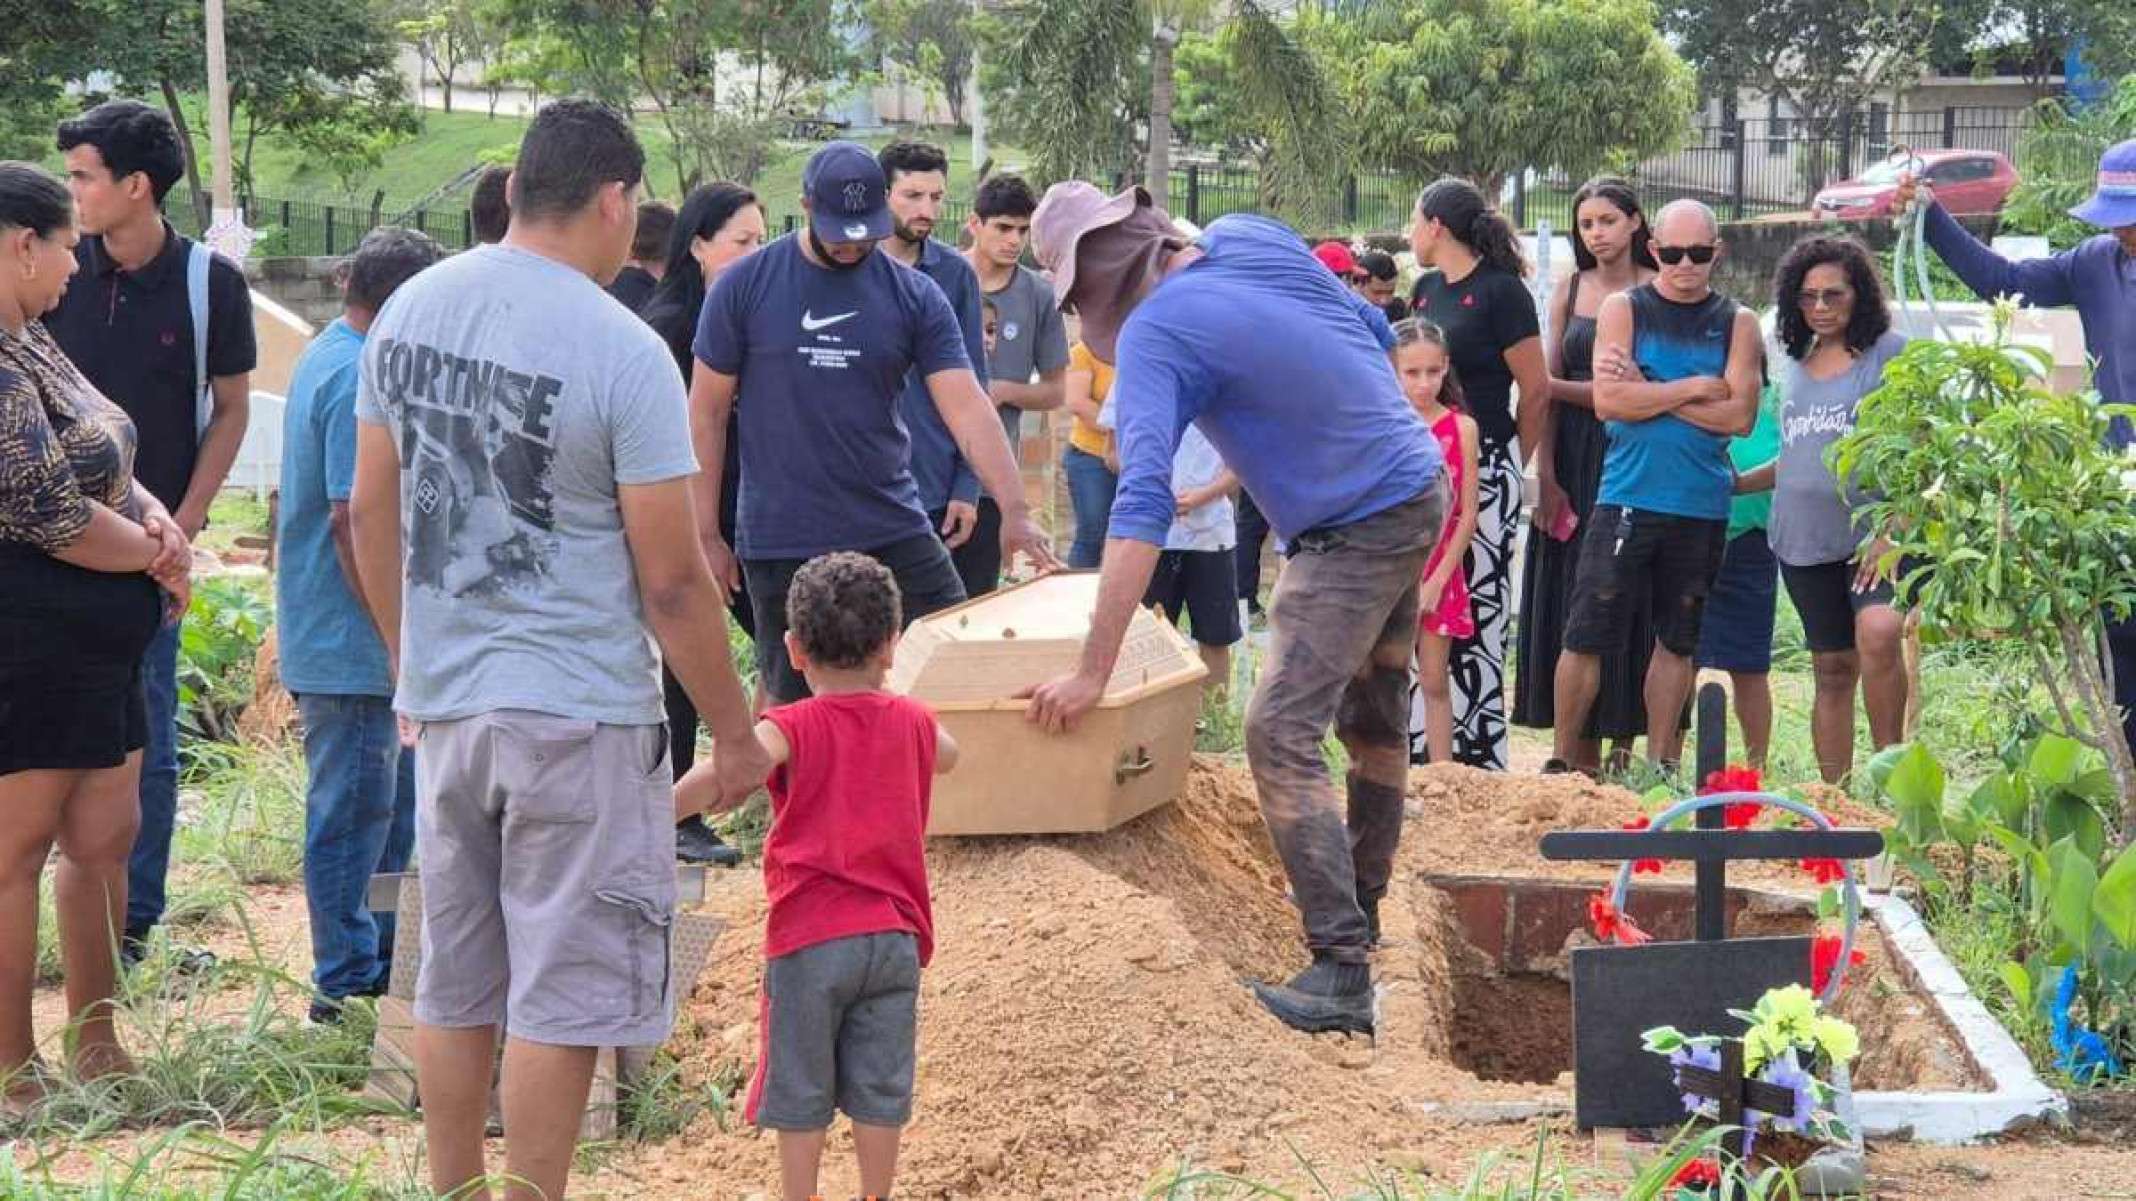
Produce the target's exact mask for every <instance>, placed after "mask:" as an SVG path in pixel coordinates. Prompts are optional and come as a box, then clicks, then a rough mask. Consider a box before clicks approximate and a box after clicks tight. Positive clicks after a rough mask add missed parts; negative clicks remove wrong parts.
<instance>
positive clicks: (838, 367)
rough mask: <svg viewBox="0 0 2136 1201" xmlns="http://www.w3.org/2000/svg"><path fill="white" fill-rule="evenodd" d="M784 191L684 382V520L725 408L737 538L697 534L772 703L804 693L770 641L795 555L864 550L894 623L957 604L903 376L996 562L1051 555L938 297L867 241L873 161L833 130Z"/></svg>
mask: <svg viewBox="0 0 2136 1201" xmlns="http://www.w3.org/2000/svg"><path fill="white" fill-rule="evenodd" d="M801 187H802V197H801V207H802V208H803V209H804V210H805V211H806V212H807V214H808V223H807V225H806V226H805V227H804V228H803V229H802V230H801V231H800V232H798V233H796V234H792V235H789V236H787V237H784V238H781V239H779V240H778V241H776V242H773V243H772V244H771V245H769V246H766V247H765V248H764V249H762V250H760V251H758V252H757V253H755V254H753V255H750V256H749V257H748V258H746V259H744V260H742V261H741V262H740V263H737V264H736V265H735V266H733V267H732V268H730V269H728V271H727V273H726V274H725V275H722V276H721V277H720V280H719V283H718V284H717V285H715V286H714V287H713V289H712V294H711V295H710V296H709V297H707V298H706V300H705V308H704V314H703V316H702V317H701V318H700V319H699V321H698V326H697V339H696V342H695V346H694V349H695V351H696V354H697V368H696V372H695V378H694V379H693V381H692V383H691V387H690V413H691V436H692V438H693V439H694V440H695V442H696V446H697V456H698V462H700V463H702V464H704V466H705V470H704V471H703V473H702V474H700V475H699V476H698V478H697V487H698V493H697V495H698V504H699V511H700V515H701V516H706V517H708V518H709V515H711V514H713V513H715V512H716V508H715V506H717V504H718V503H719V485H720V470H721V469H720V464H721V462H723V461H724V456H725V451H726V445H725V444H726V435H727V416H728V414H729V413H730V412H733V413H736V414H737V415H738V420H739V424H740V427H741V429H740V432H741V443H742V460H741V462H742V491H741V508H740V512H739V515H738V517H737V519H736V539H735V541H736V542H737V544H738V545H736V546H734V547H731V548H730V547H729V546H727V544H726V543H725V542H724V541H723V540H722V539H721V538H720V536H719V532H718V523H717V522H715V521H710V520H709V519H708V520H706V521H705V522H704V523H703V525H702V527H701V528H702V529H703V530H704V531H705V532H704V539H705V553H706V556H707V557H708V558H709V559H710V560H711V563H712V568H713V572H714V574H715V575H717V576H718V577H719V578H720V579H721V580H722V581H723V582H724V583H725V584H726V585H727V586H728V587H730V588H731V587H734V586H736V585H738V584H740V583H741V582H742V581H743V580H744V579H746V580H747V582H748V586H749V596H750V599H751V600H752V601H753V602H754V604H755V607H756V622H757V629H756V643H757V668H758V673H759V676H760V677H761V679H762V680H763V683H764V688H765V691H766V694H767V695H768V696H769V697H770V698H771V700H772V701H773V702H774V703H778V704H784V703H788V702H791V701H796V700H799V699H801V698H803V697H805V696H807V695H808V686H807V684H806V683H804V682H803V681H802V679H801V676H800V673H798V672H796V671H795V670H794V669H793V665H792V663H791V662H790V661H789V660H788V659H787V657H786V639H785V635H786V592H787V588H788V586H789V585H790V584H791V583H792V582H793V577H794V573H795V572H796V571H798V570H800V568H801V565H802V564H803V563H805V562H807V561H808V560H810V559H812V558H814V557H816V556H817V555H821V554H828V553H830V552H832V551H841V550H844V551H860V552H862V553H865V554H867V555H870V556H872V557H873V558H875V559H877V560H879V561H880V562H881V563H882V564H883V565H884V566H886V567H888V568H889V569H890V571H891V573H892V574H893V575H895V576H896V577H897V584H898V590H899V592H900V593H901V594H902V595H903V598H904V617H905V620H906V621H908V622H909V621H912V620H913V619H915V618H918V617H924V616H926V615H927V614H929V613H932V612H935V611H936V610H938V609H943V608H947V607H948V606H950V605H953V604H956V603H958V602H959V601H962V600H963V599H964V585H963V584H962V582H961V581H959V579H958V577H957V572H956V568H955V566H954V565H953V564H952V563H951V561H950V556H949V552H948V551H947V550H946V549H944V547H943V545H942V541H941V539H940V538H938V537H936V536H935V531H934V527H933V526H932V525H931V524H930V523H929V521H928V519H927V512H926V510H925V509H923V508H922V507H921V506H920V500H919V490H918V488H917V487H916V486H915V485H914V483H913V479H912V472H911V470H910V467H909V465H908V459H909V455H910V444H909V442H908V440H907V437H906V432H905V427H904V425H903V423H902V422H900V421H899V420H898V415H897V404H898V393H899V391H900V389H901V388H902V387H903V385H904V379H905V373H906V372H907V371H908V370H911V371H916V372H917V373H918V374H919V375H920V376H921V377H923V378H924V379H925V380H926V383H927V392H928V395H929V396H931V397H932V398H933V400H934V404H935V407H936V410H937V411H938V412H939V413H940V414H941V417H942V423H943V425H945V426H947V427H948V429H949V432H950V435H951V437H952V438H954V439H955V441H956V444H957V451H958V453H959V454H960V455H961V456H962V457H963V459H964V461H965V462H967V463H969V464H970V465H971V467H972V470H973V471H975V472H977V473H978V476H979V480H980V482H981V483H982V484H984V485H985V486H986V489H987V491H988V492H989V493H990V494H992V495H993V496H995V497H997V498H999V503H1000V505H1001V549H1002V555H1003V558H1004V559H1005V560H1006V559H1008V558H1010V557H1013V556H1014V555H1015V554H1016V553H1017V552H1019V551H1021V552H1023V553H1024V554H1026V555H1029V556H1030V557H1031V559H1032V560H1033V561H1034V563H1036V565H1037V566H1039V567H1041V568H1050V567H1053V566H1056V565H1057V564H1056V563H1055V560H1054V558H1053V552H1052V550H1051V549H1050V547H1049V545H1048V542H1047V538H1046V535H1045V533H1044V531H1042V530H1041V529H1039V528H1038V526H1037V525H1036V524H1035V523H1034V522H1033V521H1032V519H1031V512H1030V508H1029V506H1028V505H1027V504H1026V503H1025V502H1024V498H1023V497H1024V492H1023V485H1022V483H1021V481H1020V480H1019V478H1018V476H1017V470H1016V459H1015V456H1014V454H1013V453H1012V452H1011V451H1010V450H1009V442H1008V437H1007V435H1006V434H1004V433H1003V431H1002V427H1001V421H1000V419H999V418H997V417H996V416H995V415H994V403H993V401H992V400H991V399H989V398H988V396H987V393H986V389H985V388H983V387H981V386H980V383H979V380H978V377H977V376H976V375H975V374H974V373H973V370H972V364H971V360H970V358H969V357H968V355H967V354H966V351H965V346H964V335H963V332H962V330H961V329H960V328H959V326H958V324H957V317H956V314H955V313H954V312H953V311H951V309H950V305H949V301H948V300H947V299H946V298H944V296H943V295H942V289H941V288H940V287H939V286H937V285H936V284H935V282H934V281H933V280H931V279H929V278H928V277H927V276H925V275H922V274H921V273H920V272H918V271H915V270H913V269H912V268H910V267H907V266H905V265H904V264H902V263H900V262H898V261H896V260H895V259H893V258H892V257H891V256H889V255H887V254H878V253H876V246H875V244H876V243H877V242H879V241H881V240H882V239H884V238H886V237H889V236H890V233H891V230H892V228H893V225H894V223H893V221H892V218H891V213H890V206H889V199H888V187H887V186H886V184H885V181H884V179H883V171H882V167H881V166H880V165H879V164H878V163H877V162H876V159H875V156H874V155H873V154H871V153H869V151H868V150H867V149H866V148H865V147H862V146H859V145H856V144H854V143H852V142H832V143H831V144H829V145H827V146H825V147H824V148H823V149H821V150H818V151H817V152H816V153H815V155H814V156H813V157H811V158H810V159H809V161H808V167H807V169H806V170H805V171H803V173H802V176H801ZM738 398H739V399H738Z"/></svg>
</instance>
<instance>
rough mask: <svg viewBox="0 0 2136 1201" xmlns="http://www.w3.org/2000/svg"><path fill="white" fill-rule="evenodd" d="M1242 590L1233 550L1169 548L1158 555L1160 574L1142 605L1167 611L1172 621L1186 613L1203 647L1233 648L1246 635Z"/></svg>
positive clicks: (1175, 622)
mask: <svg viewBox="0 0 2136 1201" xmlns="http://www.w3.org/2000/svg"><path fill="white" fill-rule="evenodd" d="M1238 588H1239V584H1238V570H1237V563H1236V561H1235V556H1234V555H1233V553H1232V552H1231V551H1228V550H1168V551H1166V552H1164V553H1163V554H1162V555H1159V556H1158V557H1157V574H1155V575H1153V576H1151V577H1150V590H1149V591H1148V592H1145V593H1143V594H1142V603H1143V604H1145V605H1155V606H1157V607H1158V608H1160V609H1163V610H1164V612H1165V616H1167V617H1169V618H1171V619H1172V624H1173V625H1178V624H1179V616H1180V614H1181V613H1185V614H1186V616H1187V619H1188V621H1190V622H1191V623H1192V625H1193V629H1192V633H1193V635H1194V641H1196V642H1198V643H1200V644H1201V645H1203V646H1230V645H1231V644H1232V643H1234V642H1237V641H1238V640H1239V639H1240V638H1243V637H1245V634H1246V631H1244V630H1242V629H1240V628H1239V591H1238Z"/></svg>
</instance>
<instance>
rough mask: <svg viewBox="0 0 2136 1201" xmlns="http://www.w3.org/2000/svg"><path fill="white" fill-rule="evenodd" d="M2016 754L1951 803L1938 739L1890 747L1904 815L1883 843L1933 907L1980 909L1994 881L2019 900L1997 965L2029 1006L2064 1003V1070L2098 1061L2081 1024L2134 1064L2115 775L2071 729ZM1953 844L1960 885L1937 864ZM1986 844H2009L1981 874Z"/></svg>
mask: <svg viewBox="0 0 2136 1201" xmlns="http://www.w3.org/2000/svg"><path fill="white" fill-rule="evenodd" d="M2006 760H2007V761H2006V763H2005V766H2004V767H2003V768H2002V769H2000V770H1998V771H1995V772H1992V773H1990V774H1989V775H1988V776H1987V777H1986V778H1984V779H1983V780H1981V781H1980V783H1978V784H1977V785H1975V786H1974V787H1973V788H1972V789H1971V790H1970V791H1969V792H1967V793H1966V794H1965V795H1964V796H1963V797H1957V798H1951V797H1948V796H1947V795H1946V788H1945V778H1944V773H1943V769H1942V767H1941V765H1939V764H1938V763H1937V762H1936V760H1935V758H1934V756H1932V755H1930V754H1929V752H1928V751H1927V749H1926V748H1924V747H1921V746H1918V745H1915V746H1905V747H1895V748H1892V749H1891V750H1890V751H1887V752H1885V753H1884V754H1883V755H1880V756H1879V757H1878V760H1877V762H1876V763H1874V764H1872V767H1871V775H1872V778H1873V779H1875V780H1877V786H1878V788H1879V789H1880V791H1881V792H1882V794H1883V796H1884V797H1885V799H1886V800H1888V801H1889V802H1890V804H1891V806H1892V808H1893V811H1894V812H1895V814H1896V815H1897V818H1898V822H1897V824H1896V826H1895V827H1894V828H1893V829H1892V830H1890V831H1888V832H1887V833H1886V835H1885V845H1886V847H1887V849H1888V850H1889V852H1890V853H1891V855H1892V857H1893V858H1894V859H1895V860H1896V861H1897V862H1899V863H1900V864H1901V865H1902V866H1904V867H1905V868H1906V869H1907V870H1908V871H1909V872H1910V873H1911V874H1912V875H1913V876H1914V877H1915V878H1916V879H1918V880H1920V881H1921V882H1922V886H1923V888H1924V890H1925V892H1926V893H1927V903H1928V904H1929V905H1931V906H1932V907H1935V906H1941V905H1944V904H1952V905H1955V906H1959V907H1962V909H1964V910H1970V909H1972V908H1973V907H1974V906H1976V905H1978V904H1981V903H1982V895H1981V894H1982V892H1983V891H1984V887H1983V886H1984V885H1991V886H1992V889H1993V892H1994V893H1996V894H1999V895H2007V896H2008V897H2010V898H2011V901H2012V904H2013V905H2014V906H2015V908H2016V916H2017V918H2018V919H2019V920H2018V923H2017V928H2018V932H2019V937H2018V939H2017V940H2016V942H2015V944H2014V945H2012V946H2010V947H2009V948H2007V950H2006V952H2005V957H2004V958H2003V959H2002V961H2001V962H1999V963H1997V964H1996V965H1995V974H1996V977H1997V979H1998V980H1999V982H2000V983H2001V984H2002V986H2003V988H2004V989H2005V990H2006V991H2007V993H2008V995H2009V998H2010V1000H2011V1002H2012V1003H2013V1004H2014V1006H2015V1008H2016V1009H2017V1010H2018V1011H2019V1012H2021V1013H2026V1014H2038V1013H2039V1012H2040V1011H2041V1010H2042V1009H2043V1008H2051V1009H2052V1010H2053V1013H2052V1015H2051V1016H2052V1017H2053V1018H2054V1025H2055V1036H2054V1039H2053V1042H2054V1045H2055V1051H2056V1057H2057V1059H2058V1060H2059V1061H2061V1062H2062V1065H2063V1067H2064V1069H2065V1070H2069V1071H2072V1072H2073V1073H2074V1072H2076V1071H2077V1070H2078V1069H2079V1068H2080V1067H2082V1066H2083V1064H2084V1063H2085V1062H2086V1061H2085V1060H2084V1059H2083V1057H2082V1056H2080V1055H2079V1054H2078V1053H2077V1051H2076V1048H2075V1043H2076V1042H2077V1041H2079V1040H2078V1039H2077V1038H2076V1037H2075V1035H2076V1034H2077V1033H2078V1031H2079V1028H2081V1029H2082V1031H2083V1032H2085V1033H2089V1034H2092V1035H2094V1036H2096V1038H2097V1039H2098V1040H2099V1043H2100V1046H2101V1049H2103V1050H2104V1051H2106V1052H2107V1053H2109V1054H2110V1055H2112V1056H2113V1057H2115V1058H2117V1059H2119V1060H2121V1061H2124V1062H2126V1061H2129V1060H2131V1059H2136V847H2123V848H2120V849H2119V850H2116V849H2115V848H2114V847H2113V846H2112V845H2111V844H2110V843H2109V840H2108V838H2107V811H2108V810H2109V809H2110V808H2111V807H2112V806H2113V804H2114V803H2115V801H2116V799H2117V797H2116V793H2115V790H2114V783H2113V779H2112V777H2111V775H2110V774H2109V773H2108V771H2107V770H2106V768H2105V767H2104V766H2103V765H2102V764H2101V762H2100V756H2099V754H2098V752H2096V751H2093V750H2090V749H2088V748H2086V747H2084V746H2083V745H2081V744H2079V743H2077V742H2076V741H2075V740H2073V739H2070V738H2068V737H2065V736H2063V735H2059V734H2046V735H2042V736H2041V737H2040V738H2038V739H2037V740H2035V741H2034V742H2032V743H2031V744H2030V745H2029V746H2026V747H2024V748H2021V749H2019V750H2018V751H2016V752H2015V753H2013V754H2010V755H2008V756H2006ZM1944 847H1949V848H1955V849H1956V850H1957V851H1958V859H1959V864H1958V871H1959V873H1960V880H1959V881H1958V882H1956V883H1953V882H1952V881H1950V880H1949V879H1947V877H1946V874H1945V871H1944V869H1943V868H1942V867H1940V866H1939V857H1938V855H1937V854H1936V853H1935V852H1936V851H1937V849H1938V848H1944ZM1987 848H1993V849H1994V850H1995V851H1996V852H1999V855H1998V857H1997V863H1998V866H1996V867H1995V868H1992V869H1988V870H1989V871H1992V872H1993V873H1994V876H1995V877H1996V878H1994V879H1992V880H1987V881H1983V880H1982V879H1980V876H1981V875H1982V874H1983V872H1982V869H1981V866H1980V860H1981V857H1980V855H1979V852H1981V851H1983V850H1985V849H1987ZM2065 976H2068V977H2069V978H2068V979H2066V980H2064V979H2063V977H2065ZM2079 1016H2081V1019H2082V1020H2081V1021H2080V1020H2079Z"/></svg>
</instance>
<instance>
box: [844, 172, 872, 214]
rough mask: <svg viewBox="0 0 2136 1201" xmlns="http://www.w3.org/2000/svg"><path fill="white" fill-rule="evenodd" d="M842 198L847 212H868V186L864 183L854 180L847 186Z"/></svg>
mask: <svg viewBox="0 0 2136 1201" xmlns="http://www.w3.org/2000/svg"><path fill="white" fill-rule="evenodd" d="M843 196H844V200H845V210H846V211H847V212H849V213H865V212H867V211H868V185H867V183H866V182H865V181H863V180H858V179H856V180H854V181H853V182H852V183H849V184H847V185H846V186H845V192H844V193H843Z"/></svg>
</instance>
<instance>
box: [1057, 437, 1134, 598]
mask: <svg viewBox="0 0 2136 1201" xmlns="http://www.w3.org/2000/svg"><path fill="white" fill-rule="evenodd" d="M1061 470H1063V471H1065V472H1067V473H1068V503H1069V504H1070V505H1072V506H1073V507H1074V508H1075V542H1074V543H1073V544H1072V545H1070V546H1069V547H1068V566H1070V567H1074V568H1078V569H1083V568H1091V567H1096V566H1098V564H1100V563H1101V562H1103V561H1104V559H1105V530H1106V527H1107V526H1108V525H1110V524H1111V522H1112V506H1113V493H1114V492H1115V491H1117V490H1118V489H1119V487H1120V477H1119V476H1117V475H1114V474H1113V473H1112V469H1111V468H1109V467H1107V466H1106V465H1105V460H1103V459H1101V458H1099V457H1098V456H1096V455H1094V454H1091V453H1090V452H1089V451H1084V450H1077V449H1076V448H1075V447H1073V446H1071V447H1069V448H1068V450H1067V453H1065V454H1063V455H1062V456H1061Z"/></svg>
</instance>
